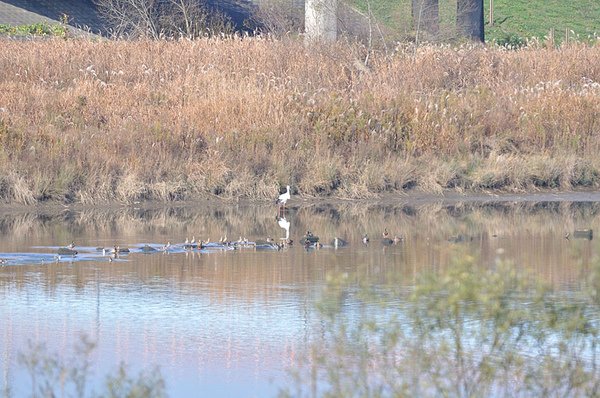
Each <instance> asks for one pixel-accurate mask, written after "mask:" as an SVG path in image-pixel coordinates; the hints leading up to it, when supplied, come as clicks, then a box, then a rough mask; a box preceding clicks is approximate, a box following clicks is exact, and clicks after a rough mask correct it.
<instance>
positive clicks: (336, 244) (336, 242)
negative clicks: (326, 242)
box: [331, 236, 348, 249]
mask: <svg viewBox="0 0 600 398" xmlns="http://www.w3.org/2000/svg"><path fill="white" fill-rule="evenodd" d="M347 245H348V242H346V241H345V240H344V239H342V238H338V237H337V236H336V237H335V238H333V241H331V246H333V247H334V248H335V249H337V248H339V247H344V246H347Z"/></svg>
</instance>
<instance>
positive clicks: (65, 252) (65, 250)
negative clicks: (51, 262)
mask: <svg viewBox="0 0 600 398" xmlns="http://www.w3.org/2000/svg"><path fill="white" fill-rule="evenodd" d="M77 253H78V252H77V250H74V249H69V248H68V247H59V248H58V250H57V254H59V255H60V254H62V255H65V256H75V255H77Z"/></svg>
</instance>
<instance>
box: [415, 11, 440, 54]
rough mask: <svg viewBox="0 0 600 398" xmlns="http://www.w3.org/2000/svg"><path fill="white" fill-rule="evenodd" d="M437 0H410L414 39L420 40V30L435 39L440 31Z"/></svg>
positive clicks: (429, 37)
mask: <svg viewBox="0 0 600 398" xmlns="http://www.w3.org/2000/svg"><path fill="white" fill-rule="evenodd" d="M439 9H440V6H439V0H412V16H413V26H414V29H415V32H416V37H415V41H416V42H417V44H418V43H419V41H420V38H421V37H420V36H421V32H423V33H426V34H427V36H428V37H427V38H428V39H435V38H436V37H437V36H438V34H439V31H440V19H439Z"/></svg>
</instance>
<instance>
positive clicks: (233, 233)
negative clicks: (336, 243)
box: [0, 202, 600, 294]
mask: <svg viewBox="0 0 600 398" xmlns="http://www.w3.org/2000/svg"><path fill="white" fill-rule="evenodd" d="M276 213H277V210H276V208H275V207H274V206H270V207H267V206H247V205H230V206H214V205H206V206H203V207H202V208H200V209H199V208H197V207H192V206H188V207H173V208H149V209H134V208H121V209H118V210H105V211H103V210H82V211H71V212H56V213H51V212H49V213H43V212H40V213H37V214H31V213H29V214H21V213H6V214H3V215H2V216H0V239H1V240H2V243H3V244H2V247H3V250H5V251H28V250H31V249H30V247H31V246H36V245H60V244H66V243H67V242H70V241H71V240H75V241H76V244H78V245H82V246H92V247H94V246H105V247H110V246H112V245H113V244H117V243H118V244H120V245H121V246H122V247H127V245H132V244H135V243H145V242H154V243H166V242H167V241H171V242H173V243H182V242H183V241H184V240H185V238H186V237H187V238H191V237H192V236H195V237H196V239H198V240H200V239H203V240H206V239H209V238H210V239H211V240H212V241H215V240H217V239H219V238H220V237H222V236H224V235H227V236H228V238H229V239H231V240H237V239H238V237H239V236H243V237H246V238H249V239H250V240H257V239H264V238H266V237H267V236H272V237H273V238H275V239H278V238H280V237H282V236H284V235H285V234H284V231H283V230H282V229H281V228H280V227H279V226H278V224H277V221H276V218H275V214H276ZM287 220H288V221H290V222H291V225H292V227H291V238H292V239H294V240H295V241H296V242H299V240H300V237H301V236H302V235H304V233H305V232H306V231H307V230H310V231H312V232H313V233H315V235H318V236H319V237H320V238H321V241H322V242H324V243H329V242H330V241H331V240H332V239H333V238H334V237H336V236H338V237H342V238H344V239H347V240H348V241H349V242H350V248H349V249H348V250H345V251H340V252H339V253H341V255H334V254H333V251H332V250H331V251H329V250H325V251H322V252H321V253H319V252H315V253H309V254H307V253H304V252H303V251H302V250H301V249H300V248H299V247H294V248H292V249H291V252H290V253H288V254H284V257H283V258H284V259H285V264H286V265H287V266H286V267H283V268H282V267H281V266H280V264H279V262H277V261H279V259H280V257H279V256H277V257H276V258H277V259H278V260H277V261H275V263H273V259H274V256H273V255H272V254H269V253H262V254H256V255H252V256H246V255H244V254H243V253H222V254H221V253H214V254H210V255H198V254H188V255H183V254H175V255H171V256H163V255H150V256H142V257H137V258H136V260H135V261H133V262H130V263H119V264H118V266H115V267H109V268H107V269H102V275H105V277H107V278H111V279H112V278H129V277H131V275H132V274H135V275H137V277H138V278H140V279H141V280H142V281H145V282H148V283H156V278H160V277H162V276H166V275H168V277H169V278H175V279H176V280H180V281H181V282H185V281H192V280H195V279H196V278H199V277H200V278H205V279H208V280H211V281H212V284H214V286H222V287H226V286H229V285H230V284H231V283H234V284H236V285H238V284H239V285H240V286H245V288H243V289H242V290H243V291H245V292H246V294H255V293H256V291H255V289H256V287H257V286H262V287H263V288H264V289H271V288H278V287H275V285H278V284H279V283H282V284H286V283H291V284H294V283H297V282H308V281H314V280H322V279H323V278H324V277H325V275H326V273H327V272H329V270H333V269H338V270H339V269H344V270H346V271H347V272H350V273H351V274H353V275H356V277H357V278H360V274H361V273H369V274H371V275H372V274H373V273H374V272H375V273H381V277H382V278H385V275H386V273H387V271H389V270H398V269H400V270H402V272H403V273H404V274H405V275H406V276H407V278H409V279H411V278H412V277H414V276H415V274H416V273H418V272H419V270H421V269H430V268H433V269H437V268H439V267H445V265H446V264H448V262H449V260H450V258H451V256H452V255H453V253H454V252H455V250H456V249H457V248H460V247H465V248H468V251H469V252H471V253H476V254H477V255H479V256H481V258H482V261H483V262H484V263H486V264H493V262H494V259H495V258H496V257H497V256H498V251H499V249H502V251H503V252H504V253H505V255H503V256H507V257H508V258H510V259H513V260H514V261H515V262H516V263H517V264H519V265H520V266H524V267H528V268H530V269H532V271H533V272H535V273H537V274H540V275H543V276H544V277H546V278H547V279H548V280H549V281H551V282H552V283H557V284H561V283H569V282H572V281H574V280H576V279H577V278H578V276H579V273H580V272H582V271H584V270H585V266H586V265H587V264H588V263H589V261H590V259H591V258H592V257H593V256H594V254H595V242H594V241H593V240H591V241H589V240H587V239H575V238H572V239H570V240H567V239H566V238H565V233H566V232H571V233H573V231H575V230H576V229H591V230H594V229H595V230H599V229H600V205H598V204H596V203H567V202H551V203H550V202H544V203H534V202H530V203H529V202H522V203H515V204H512V203H490V204H483V205H482V204H476V203H462V204H461V203H458V204H453V205H444V204H439V203H427V204H423V205H414V206H409V205H389V206H379V207H378V206H365V205H362V204H358V203H351V202H350V203H342V204H339V205H311V206H302V207H298V208H292V209H290V211H289V213H288V214H287ZM384 228H387V229H388V231H389V232H390V234H391V235H392V236H393V235H398V236H401V237H403V238H404V240H403V242H401V243H400V244H399V245H398V246H392V247H390V248H387V249H386V250H385V251H383V246H382V245H381V242H380V238H381V233H382V231H383V230H384ZM364 233H368V234H369V236H370V237H371V246H370V249H369V250H366V249H365V250H362V249H361V248H362V244H361V237H362V235H363V234H364ZM386 253H391V255H388V254H386ZM140 264H143V266H142V267H140ZM173 264H181V265H182V266H185V267H184V268H182V269H180V268H179V267H172V265H173ZM207 264H214V265H217V264H218V267H216V266H215V267H210V266H206V265H207ZM203 265H204V266H203ZM582 266H583V267H584V268H581V267H582ZM9 268H11V271H12V272H14V273H15V277H16V278H17V279H20V278H24V277H25V275H26V274H27V272H28V269H29V268H28V267H9ZM44 272H46V273H47V274H48V283H50V284H51V285H54V284H55V283H72V282H74V283H75V285H76V286H79V287H80V288H84V287H85V286H86V285H87V283H88V282H90V281H92V280H94V279H95V278H96V274H95V272H96V271H95V269H94V267H88V266H86V265H85V264H82V265H81V266H78V267H75V271H72V272H76V274H77V276H76V278H75V280H74V281H73V280H72V279H67V280H62V279H61V277H60V275H61V273H62V272H64V270H63V269H62V268H61V266H56V265H53V266H49V267H47V269H46V270H45V271H44ZM274 278H275V279H274ZM3 281H6V280H3ZM0 283H3V282H0ZM188 286H189V285H188ZM189 288H190V289H192V291H193V290H194V289H193V287H189ZM246 288H247V289H248V290H245V289H246ZM218 290H219V289H217V290H216V291H218Z"/></svg>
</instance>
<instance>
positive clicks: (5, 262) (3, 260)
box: [0, 258, 8, 267]
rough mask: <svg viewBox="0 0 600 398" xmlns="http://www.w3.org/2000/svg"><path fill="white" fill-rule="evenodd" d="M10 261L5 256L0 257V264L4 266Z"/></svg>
mask: <svg viewBox="0 0 600 398" xmlns="http://www.w3.org/2000/svg"><path fill="white" fill-rule="evenodd" d="M7 263H8V260H7V259H5V258H0V265H2V266H3V267H4V266H5V265H6V264H7Z"/></svg>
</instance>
